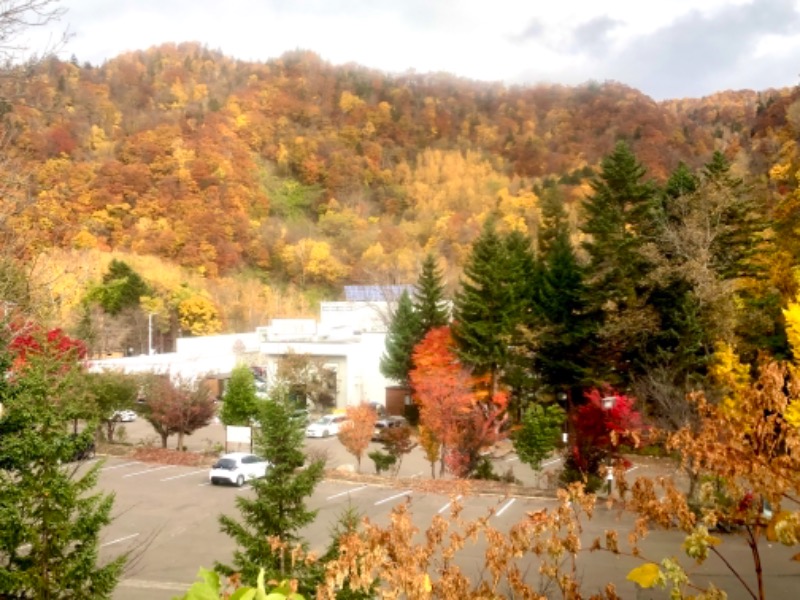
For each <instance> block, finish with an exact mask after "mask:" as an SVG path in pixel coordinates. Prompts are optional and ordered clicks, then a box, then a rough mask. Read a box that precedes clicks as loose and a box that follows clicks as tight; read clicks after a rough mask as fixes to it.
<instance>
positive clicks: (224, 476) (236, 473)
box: [208, 452, 269, 487]
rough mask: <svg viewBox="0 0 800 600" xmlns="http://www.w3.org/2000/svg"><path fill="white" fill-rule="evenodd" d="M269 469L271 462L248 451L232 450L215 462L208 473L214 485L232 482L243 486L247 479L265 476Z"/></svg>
mask: <svg viewBox="0 0 800 600" xmlns="http://www.w3.org/2000/svg"><path fill="white" fill-rule="evenodd" d="M267 469H269V462H268V461H266V460H264V459H263V458H261V457H260V456H256V455H255V454H248V453H247V452H231V453H230V454H225V455H223V456H221V457H220V458H219V460H217V462H215V463H214V466H213V467H211V471H210V472H209V473H208V480H209V481H210V482H211V484H212V485H217V484H219V483H230V484H233V485H236V486H238V487H241V486H243V485H244V482H245V481H248V480H249V479H256V478H258V477H264V476H265V475H266V474H267Z"/></svg>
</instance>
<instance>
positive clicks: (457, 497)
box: [438, 494, 463, 514]
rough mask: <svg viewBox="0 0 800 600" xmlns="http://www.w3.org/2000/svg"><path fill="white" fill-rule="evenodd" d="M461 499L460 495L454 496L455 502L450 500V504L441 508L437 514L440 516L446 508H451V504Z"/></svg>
mask: <svg viewBox="0 0 800 600" xmlns="http://www.w3.org/2000/svg"><path fill="white" fill-rule="evenodd" d="M462 497H463V496H462V495H461V494H459V495H458V496H456V499H455V500H451V501H450V502H448V503H447V504H445V505H444V506H443V507H442V508H440V509H439V511H438V513H439V514H442V513H443V512H444V511H446V510H447V509H448V508H450V506H452V504H453V502H458V501H459V500H461V498H462Z"/></svg>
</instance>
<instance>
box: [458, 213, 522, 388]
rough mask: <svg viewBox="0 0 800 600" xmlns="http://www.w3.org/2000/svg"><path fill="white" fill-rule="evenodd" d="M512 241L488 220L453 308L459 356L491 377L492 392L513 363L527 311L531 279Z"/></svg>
mask: <svg viewBox="0 0 800 600" xmlns="http://www.w3.org/2000/svg"><path fill="white" fill-rule="evenodd" d="M510 240H511V241H510V242H507V239H504V238H503V237H502V236H500V235H499V234H498V233H497V231H496V230H495V225H494V221H493V220H492V219H488V220H487V221H486V224H485V225H484V227H483V230H482V231H481V235H480V236H479V237H478V239H477V240H476V241H475V243H474V244H473V246H472V251H471V253H470V255H469V258H468V259H467V263H466V265H465V266H464V276H463V277H462V279H461V286H460V289H459V290H458V292H456V296H455V302H454V306H453V328H452V333H453V339H454V340H455V343H456V348H457V351H458V356H459V358H460V359H461V361H462V362H463V363H464V364H465V365H466V366H468V367H471V368H472V369H473V370H474V371H475V373H476V374H478V375H488V376H489V388H490V392H491V393H494V392H495V391H496V390H497V384H498V376H499V374H500V373H501V371H502V370H503V369H504V368H505V367H506V365H507V362H508V347H509V344H511V343H512V338H513V336H514V334H515V332H516V329H517V327H518V325H520V324H521V322H522V320H523V315H524V313H525V310H526V303H525V296H526V294H525V291H524V290H525V288H526V286H527V285H528V284H529V282H530V281H529V276H528V275H526V273H525V272H524V265H525V264H526V259H525V258H523V257H522V256H521V255H520V252H522V251H523V249H522V247H521V245H520V244H519V241H518V239H516V238H513V237H512V238H510Z"/></svg>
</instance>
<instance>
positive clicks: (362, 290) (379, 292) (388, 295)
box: [344, 284, 414, 302]
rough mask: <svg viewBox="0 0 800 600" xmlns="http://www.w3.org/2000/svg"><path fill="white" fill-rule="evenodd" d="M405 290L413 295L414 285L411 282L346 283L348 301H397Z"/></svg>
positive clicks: (346, 298) (345, 292)
mask: <svg viewBox="0 0 800 600" xmlns="http://www.w3.org/2000/svg"><path fill="white" fill-rule="evenodd" d="M404 290H405V291H407V292H408V293H409V294H410V295H413V293H414V286H413V285H411V284H403V285H346V286H344V297H345V300H347V301H348V302H395V301H396V300H398V299H399V298H400V296H401V295H402V293H403V291H404Z"/></svg>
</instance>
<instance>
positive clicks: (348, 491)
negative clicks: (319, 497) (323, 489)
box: [325, 485, 369, 500]
mask: <svg viewBox="0 0 800 600" xmlns="http://www.w3.org/2000/svg"><path fill="white" fill-rule="evenodd" d="M368 487H369V486H368V485H362V486H361V487H357V488H353V489H352V490H346V491H344V492H341V493H339V494H334V495H333V496H328V497H327V498H325V499H326V500H334V499H336V498H340V497H342V496H347V495H348V494H352V493H353V492H360V491H361V490H365V489H367V488H368Z"/></svg>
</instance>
